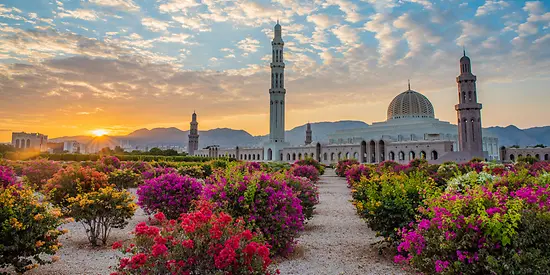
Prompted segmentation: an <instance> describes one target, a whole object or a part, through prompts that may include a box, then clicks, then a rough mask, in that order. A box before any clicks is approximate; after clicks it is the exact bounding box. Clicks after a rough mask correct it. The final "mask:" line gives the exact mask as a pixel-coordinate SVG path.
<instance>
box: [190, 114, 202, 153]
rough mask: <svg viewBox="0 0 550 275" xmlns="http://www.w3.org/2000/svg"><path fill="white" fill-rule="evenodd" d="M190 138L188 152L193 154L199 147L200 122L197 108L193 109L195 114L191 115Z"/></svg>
mask: <svg viewBox="0 0 550 275" xmlns="http://www.w3.org/2000/svg"><path fill="white" fill-rule="evenodd" d="M188 138H189V141H188V143H187V153H188V154H189V155H190V156H193V155H194V154H195V151H196V150H198V149H199V123H198V122H197V113H195V110H193V114H192V115H191V123H190V127H189V136H188Z"/></svg>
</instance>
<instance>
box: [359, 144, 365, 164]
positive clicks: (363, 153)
mask: <svg viewBox="0 0 550 275" xmlns="http://www.w3.org/2000/svg"><path fill="white" fill-rule="evenodd" d="M360 154H361V159H360V160H359V162H367V142H366V141H364V140H363V141H361V152H360Z"/></svg>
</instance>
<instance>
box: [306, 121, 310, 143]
mask: <svg viewBox="0 0 550 275" xmlns="http://www.w3.org/2000/svg"><path fill="white" fill-rule="evenodd" d="M310 144H311V124H309V122H308V123H307V125H306V145H310Z"/></svg>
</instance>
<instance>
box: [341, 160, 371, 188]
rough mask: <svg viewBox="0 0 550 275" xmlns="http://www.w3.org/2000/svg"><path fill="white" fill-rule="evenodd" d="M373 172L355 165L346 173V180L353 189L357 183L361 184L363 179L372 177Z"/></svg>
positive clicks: (363, 166) (366, 167)
mask: <svg viewBox="0 0 550 275" xmlns="http://www.w3.org/2000/svg"><path fill="white" fill-rule="evenodd" d="M371 172H372V170H371V169H370V168H369V167H368V166H366V165H363V164H354V165H352V166H351V167H350V168H349V169H348V170H347V171H346V172H345V175H346V180H347V181H348V187H352V186H353V185H354V184H355V183H356V182H359V181H360V180H361V178H362V177H367V178H369V177H370V173H371Z"/></svg>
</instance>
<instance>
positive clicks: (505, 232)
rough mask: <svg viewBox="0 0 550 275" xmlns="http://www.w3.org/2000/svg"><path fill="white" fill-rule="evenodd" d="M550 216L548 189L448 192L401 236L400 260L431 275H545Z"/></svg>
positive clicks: (431, 202) (430, 204) (485, 188)
mask: <svg viewBox="0 0 550 275" xmlns="http://www.w3.org/2000/svg"><path fill="white" fill-rule="evenodd" d="M549 210H550V188H549V186H548V185H545V186H539V185H531V186H524V187H520V188H519V189H517V190H515V191H512V190H509V189H508V188H506V187H494V186H492V185H491V184H488V185H477V186H473V187H471V188H468V189H467V190H466V191H465V192H464V193H459V192H456V191H447V192H445V193H444V194H443V195H442V196H439V197H435V198H433V199H430V200H428V202H427V206H426V207H425V208H423V209H421V212H422V213H423V216H422V217H421V218H419V219H418V220H417V221H416V222H415V223H414V224H411V225H410V226H409V227H405V228H403V229H401V230H400V235H401V236H402V240H401V243H400V244H399V246H398V247H397V250H398V255H397V256H396V257H395V260H396V262H401V263H405V264H407V265H409V266H410V267H411V268H413V269H414V270H416V271H419V272H422V273H425V274H434V273H442V274H544V273H547V271H548V270H550V244H549V243H548V238H550V211H549Z"/></svg>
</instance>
